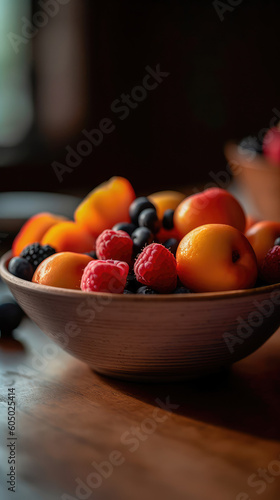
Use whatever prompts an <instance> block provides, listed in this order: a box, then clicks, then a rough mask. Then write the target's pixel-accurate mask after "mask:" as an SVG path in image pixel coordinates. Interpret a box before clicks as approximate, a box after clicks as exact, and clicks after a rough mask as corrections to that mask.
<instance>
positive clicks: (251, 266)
mask: <svg viewBox="0 0 280 500" xmlns="http://www.w3.org/2000/svg"><path fill="white" fill-rule="evenodd" d="M176 259H177V270H178V277H179V279H180V281H181V283H182V284H183V285H184V286H185V287H187V288H189V289H190V290H192V291H193V292H219V291H227V290H238V289H245V288H252V287H253V286H254V284H255V282H256V280H257V275H258V269H257V262H256V256H255V254H254V251H253V249H252V247H251V245H250V243H249V242H248V240H247V238H246V237H245V236H244V234H243V233H242V232H241V231H239V230H238V229H236V228H234V227H232V226H227V225H225V224H207V225H204V226H200V227H197V228H196V229H193V230H192V231H191V232H190V233H188V234H187V235H186V236H185V237H184V238H183V239H182V240H181V241H180V243H179V246H178V250H177V253H176Z"/></svg>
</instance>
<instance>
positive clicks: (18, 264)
mask: <svg viewBox="0 0 280 500" xmlns="http://www.w3.org/2000/svg"><path fill="white" fill-rule="evenodd" d="M8 270H9V272H10V273H11V274H13V275H14V276H16V277H17V278H21V279H23V280H26V281H31V280H32V276H33V274H34V267H33V266H32V264H30V262H28V260H26V259H23V258H22V257H13V258H12V259H11V260H10V262H9V266H8Z"/></svg>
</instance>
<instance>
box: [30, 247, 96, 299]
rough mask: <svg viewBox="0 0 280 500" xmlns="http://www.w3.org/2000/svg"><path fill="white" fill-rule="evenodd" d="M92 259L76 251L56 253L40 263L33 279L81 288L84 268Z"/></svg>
mask: <svg viewBox="0 0 280 500" xmlns="http://www.w3.org/2000/svg"><path fill="white" fill-rule="evenodd" d="M91 260H92V258H91V257H89V256H88V255H84V254H80V253H75V252H60V253H55V254H53V255H51V256H50V257H48V258H47V259H45V260H43V262H41V264H39V266H38V267H37V269H36V271H35V273H34V275H33V278H32V281H33V283H39V284H40V285H48V286H57V287H60V288H71V289H74V290H76V289H77V290H79V289H80V284H81V279H82V275H83V272H84V269H85V267H86V266H87V265H88V263H89V262H90V261H91Z"/></svg>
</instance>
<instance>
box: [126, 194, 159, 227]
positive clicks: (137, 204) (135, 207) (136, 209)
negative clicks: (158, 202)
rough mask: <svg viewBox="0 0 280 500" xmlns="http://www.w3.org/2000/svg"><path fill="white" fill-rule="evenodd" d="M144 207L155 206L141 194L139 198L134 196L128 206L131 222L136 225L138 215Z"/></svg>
mask: <svg viewBox="0 0 280 500" xmlns="http://www.w3.org/2000/svg"><path fill="white" fill-rule="evenodd" d="M145 208H154V209H155V206H154V205H153V204H152V202H151V201H150V200H149V199H148V198H146V197H145V196H141V197H140V198H136V200H134V201H133V202H132V203H131V205H130V207H129V216H130V218H131V222H132V223H133V224H135V225H136V226H137V225H138V217H139V215H140V213H141V212H143V210H145Z"/></svg>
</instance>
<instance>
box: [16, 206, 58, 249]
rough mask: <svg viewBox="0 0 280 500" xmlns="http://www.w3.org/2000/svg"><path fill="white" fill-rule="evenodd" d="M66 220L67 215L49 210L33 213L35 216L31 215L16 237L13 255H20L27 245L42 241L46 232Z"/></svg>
mask: <svg viewBox="0 0 280 500" xmlns="http://www.w3.org/2000/svg"><path fill="white" fill-rule="evenodd" d="M66 220H67V219H66V218H65V217H62V216H60V215H54V214H51V213H48V212H42V213H39V214H37V215H33V217H30V219H28V221H26V222H25V224H24V225H23V226H22V228H21V230H20V231H19V233H18V234H17V236H16V237H15V239H14V241H13V245H12V252H13V255H14V256H18V255H19V254H20V253H21V252H22V250H23V249H24V248H25V247H26V246H27V245H31V244H32V243H40V242H41V240H42V238H43V236H44V234H45V233H46V232H47V231H48V230H49V229H50V228H51V227H52V226H54V225H55V224H58V223H59V222H62V221H66Z"/></svg>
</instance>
